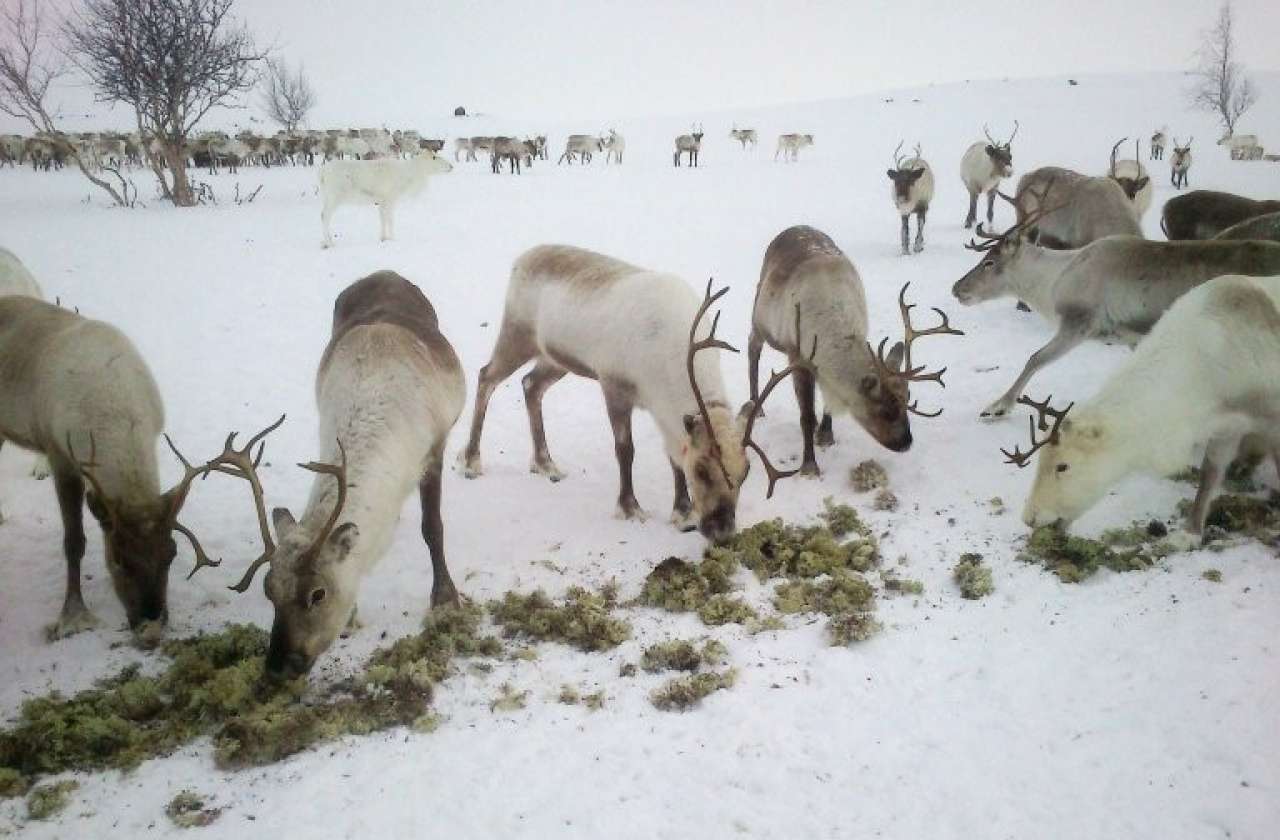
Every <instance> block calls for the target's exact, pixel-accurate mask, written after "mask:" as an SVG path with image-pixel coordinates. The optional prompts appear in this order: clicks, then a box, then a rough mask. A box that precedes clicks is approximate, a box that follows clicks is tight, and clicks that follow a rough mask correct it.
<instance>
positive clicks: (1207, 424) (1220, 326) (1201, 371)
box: [1005, 275, 1280, 544]
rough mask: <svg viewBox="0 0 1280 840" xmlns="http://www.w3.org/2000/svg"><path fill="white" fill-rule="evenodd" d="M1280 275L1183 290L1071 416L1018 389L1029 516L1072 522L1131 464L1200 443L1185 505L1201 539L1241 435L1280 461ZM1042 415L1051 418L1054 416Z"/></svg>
mask: <svg viewBox="0 0 1280 840" xmlns="http://www.w3.org/2000/svg"><path fill="white" fill-rule="evenodd" d="M1278 369H1280V277H1242V276H1238V275H1227V276H1222V277H1217V278H1215V279H1213V280H1210V281H1208V282H1206V283H1205V284H1203V285H1201V286H1200V287H1198V288H1195V289H1192V290H1191V291H1189V292H1187V293H1186V294H1185V295H1183V296H1182V297H1181V298H1180V299H1179V300H1178V301H1177V302H1176V303H1175V304H1173V306H1171V307H1170V308H1169V311H1168V312H1167V313H1166V314H1165V316H1164V317H1163V318H1161V319H1160V322H1159V323H1158V324H1156V326H1155V328H1154V329H1152V330H1151V334H1150V335H1149V336H1147V338H1146V339H1144V340H1143V342H1142V344H1140V345H1139V346H1138V348H1137V350H1136V351H1135V352H1134V354H1133V355H1132V356H1131V357H1129V359H1128V360H1127V361H1126V362H1125V364H1124V365H1123V366H1122V367H1121V368H1120V369H1119V370H1117V371H1116V372H1115V373H1114V374H1112V375H1111V377H1110V379H1108V380H1107V383H1106V384H1105V385H1103V387H1102V390H1101V391H1100V392H1099V393H1098V394H1097V395H1096V396H1095V397H1094V398H1093V399H1091V400H1090V401H1089V402H1088V403H1087V404H1085V405H1082V406H1081V407H1080V408H1079V409H1078V410H1076V411H1075V412H1074V413H1073V414H1071V415H1070V417H1069V418H1068V417H1067V414H1068V412H1069V411H1070V409H1071V406H1067V408H1066V409H1064V410H1062V411H1057V410H1054V409H1051V408H1050V407H1049V400H1045V401H1044V402H1043V403H1036V402H1034V401H1031V400H1028V399H1026V398H1023V399H1021V400H1019V402H1023V403H1025V404H1027V405H1030V406H1032V408H1034V409H1036V411H1037V413H1038V414H1039V416H1040V421H1039V427H1040V429H1041V431H1048V434H1047V435H1045V437H1044V438H1043V439H1042V440H1036V437H1035V431H1036V426H1037V423H1036V421H1035V420H1032V421H1031V440H1032V447H1031V449H1030V450H1029V451H1028V452H1026V453H1023V452H1021V451H1020V450H1019V449H1016V448H1015V449H1014V451H1013V452H1012V453H1010V452H1005V455H1006V456H1007V458H1008V461H1009V462H1010V463H1014V464H1017V465H1018V466H1020V467H1023V466H1026V465H1027V464H1028V463H1030V458H1031V456H1032V454H1034V453H1035V452H1036V451H1037V450H1039V451H1040V455H1039V459H1038V460H1039V462H1038V464H1037V466H1036V478H1035V483H1034V485H1033V486H1032V488H1031V494H1030V496H1029V497H1028V498H1027V503H1026V507H1025V508H1024V509H1023V513H1022V519H1023V521H1024V522H1026V523H1027V524H1028V525H1030V526H1032V527H1036V526H1040V525H1048V524H1054V523H1058V524H1063V525H1067V524H1070V523H1071V522H1073V521H1075V520H1076V519H1078V518H1079V517H1080V516H1081V515H1083V514H1084V513H1085V512H1086V511H1087V510H1089V508H1091V507H1092V506H1093V505H1094V504H1095V503H1096V502H1097V501H1098V500H1099V499H1100V498H1102V496H1103V495H1104V494H1105V493H1106V492H1107V490H1108V489H1109V488H1110V487H1112V486H1113V485H1115V484H1116V483H1117V482H1118V481H1120V479H1122V478H1124V477H1125V476H1127V475H1129V474H1131V473H1134V472H1144V473H1151V474H1155V475H1169V474H1171V473H1173V472H1175V471H1177V470H1180V469H1182V468H1183V467H1184V466H1186V465H1187V464H1188V463H1189V462H1190V461H1191V459H1192V454H1193V452H1194V451H1195V450H1196V449H1197V448H1199V447H1201V446H1203V447H1204V461H1203V463H1202V465H1201V468H1200V486H1199V488H1198V490H1197V491H1196V498H1195V503H1194V504H1193V505H1192V506H1191V509H1190V510H1189V511H1188V513H1187V517H1186V525H1185V527H1186V531H1187V534H1188V535H1189V536H1190V538H1191V539H1186V540H1183V542H1185V543H1189V544H1194V543H1196V542H1199V541H1200V540H1199V538H1200V537H1201V535H1202V534H1203V533H1204V525H1205V519H1206V517H1207V516H1208V514H1209V507H1210V505H1211V504H1212V502H1213V499H1214V497H1215V496H1216V495H1217V494H1218V491H1219V489H1220V487H1221V484H1222V479H1223V477H1224V476H1225V474H1226V471H1227V466H1228V464H1230V462H1231V460H1232V458H1234V457H1235V456H1236V453H1237V451H1238V450H1239V449H1240V447H1241V443H1242V441H1243V440H1244V439H1245V438H1246V437H1253V438H1254V440H1256V441H1259V442H1261V444H1262V445H1263V447H1265V449H1266V450H1268V451H1269V452H1270V453H1271V456H1272V458H1273V459H1274V460H1275V463H1276V467H1277V468H1278V469H1280V382H1278V381H1277V379H1276V376H1275V372H1276V370H1278ZM1046 418H1052V420H1053V423H1052V426H1050V425H1049V424H1048V423H1047V422H1046Z"/></svg>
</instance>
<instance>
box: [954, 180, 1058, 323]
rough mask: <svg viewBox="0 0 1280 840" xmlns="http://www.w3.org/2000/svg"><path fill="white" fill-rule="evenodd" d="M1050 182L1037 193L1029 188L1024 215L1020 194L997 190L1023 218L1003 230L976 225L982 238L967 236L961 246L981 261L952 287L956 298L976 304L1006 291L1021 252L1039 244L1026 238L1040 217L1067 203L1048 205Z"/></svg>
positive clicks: (1051, 184) (1052, 182)
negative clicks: (991, 230) (1029, 200)
mask: <svg viewBox="0 0 1280 840" xmlns="http://www.w3.org/2000/svg"><path fill="white" fill-rule="evenodd" d="M1053 184H1054V179H1053V178H1050V179H1049V180H1048V181H1047V182H1046V183H1045V185H1044V189H1042V190H1041V191H1040V193H1039V195H1036V194H1035V193H1034V192H1031V191H1030V189H1028V192H1029V193H1031V194H1030V196H1029V197H1030V198H1032V199H1034V202H1032V206H1033V207H1034V209H1033V210H1031V212H1029V213H1026V214H1025V215H1023V213H1022V210H1023V205H1022V204H1021V203H1020V200H1021V199H1022V198H1023V196H1021V195H1019V196H1018V198H1017V199H1014V198H1010V197H1009V196H1007V195H1005V194H1004V193H999V195H1000V197H1001V198H1003V199H1005V200H1006V201H1008V202H1009V203H1010V204H1012V205H1013V206H1014V207H1015V208H1016V209H1017V210H1018V211H1019V215H1022V216H1023V219H1022V221H1021V222H1018V223H1017V224H1016V225H1014V226H1013V227H1011V228H1009V229H1008V230H1006V231H1005V232H1004V233H988V232H987V231H986V230H985V229H984V228H983V226H982V224H981V223H979V224H978V227H977V235H978V238H979V239H981V240H982V241H981V242H978V241H977V240H975V239H970V240H969V242H968V244H967V245H965V246H964V247H965V248H966V249H968V250H970V251H975V252H977V253H979V254H981V255H982V260H981V261H979V263H978V264H977V265H976V266H974V267H973V268H971V269H969V271H968V272H966V273H965V275H964V276H963V277H961V278H960V279H959V280H957V281H956V283H955V285H954V286H952V287H951V294H952V295H953V296H954V297H955V299H956V300H958V301H960V302H961V303H963V304H964V305H965V306H972V305H974V304H975V303H982V302H983V301H988V300H995V299H996V298H998V297H1001V296H1003V295H1006V294H1009V291H1010V285H1009V278H1010V276H1011V275H1012V274H1013V273H1014V272H1016V271H1017V270H1018V268H1019V265H1020V263H1021V261H1022V259H1023V257H1024V255H1025V254H1026V253H1027V252H1028V251H1029V250H1031V249H1035V248H1038V247H1039V246H1038V245H1036V244H1034V243H1033V242H1031V241H1029V240H1028V237H1029V235H1030V233H1031V232H1032V231H1034V230H1035V229H1036V225H1037V224H1039V222H1040V220H1041V219H1043V218H1044V217H1045V216H1048V215H1050V214H1052V213H1056V212H1058V211H1059V210H1061V209H1063V208H1064V207H1065V206H1066V205H1067V202H1065V201H1064V202H1062V203H1060V204H1057V205H1054V206H1052V207H1050V206H1049V205H1048V204H1047V199H1048V198H1049V192H1050V191H1051V190H1052V189H1053Z"/></svg>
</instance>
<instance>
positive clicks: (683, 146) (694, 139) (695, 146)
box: [673, 123, 702, 166]
mask: <svg viewBox="0 0 1280 840" xmlns="http://www.w3.org/2000/svg"><path fill="white" fill-rule="evenodd" d="M701 151H702V124H701V123H698V124H697V125H695V126H694V127H693V133H692V134H681V135H680V136H679V137H677V138H676V153H675V155H674V156H673V162H674V163H675V165H676V166H679V165H680V155H681V154H687V155H688V156H689V165H690V166H697V165H698V154H699V153H700V152H701Z"/></svg>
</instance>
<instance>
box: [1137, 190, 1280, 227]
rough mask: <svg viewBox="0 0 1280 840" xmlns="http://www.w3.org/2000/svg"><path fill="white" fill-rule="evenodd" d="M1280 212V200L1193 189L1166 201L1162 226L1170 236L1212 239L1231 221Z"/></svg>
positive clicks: (1162, 212) (1237, 221) (1233, 223)
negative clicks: (1258, 199)
mask: <svg viewBox="0 0 1280 840" xmlns="http://www.w3.org/2000/svg"><path fill="white" fill-rule="evenodd" d="M1277 212H1280V201H1266V200H1264V201H1255V200H1253V199H1252V198H1245V197H1244V196H1242V195H1232V194H1231V193H1224V192H1214V191H1212V190H1192V191H1191V192H1189V193H1183V194H1182V195H1176V196H1174V197H1173V198H1171V199H1169V200H1168V201H1166V202H1165V204H1164V209H1163V210H1162V211H1161V219H1160V227H1161V228H1162V229H1163V230H1164V235H1165V236H1167V237H1169V239H1212V238H1213V237H1215V236H1217V235H1218V234H1220V233H1222V232H1223V231H1224V230H1226V229H1227V228H1229V227H1231V226H1232V225H1235V224H1239V223H1240V222H1243V221H1245V220H1246V219H1252V218H1254V217H1255V216H1262V215H1265V214H1267V213H1277Z"/></svg>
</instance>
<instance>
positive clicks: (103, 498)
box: [67, 432, 119, 527]
mask: <svg viewBox="0 0 1280 840" xmlns="http://www.w3.org/2000/svg"><path fill="white" fill-rule="evenodd" d="M67 455H68V457H70V458H71V463H73V464H75V465H76V469H77V470H79V471H80V474H81V475H82V476H84V478H85V480H86V481H88V482H89V486H90V487H92V488H93V494H94V495H95V496H97V497H98V504H100V505H101V506H102V509H103V510H104V511H106V514H107V518H108V519H110V520H111V523H112V526H113V527H114V526H115V525H117V524H119V520H118V519H117V518H116V512H115V509H114V508H112V506H111V503H110V502H109V501H107V495H106V493H104V492H103V491H102V484H101V483H100V482H99V481H98V477H97V476H96V475H94V474H93V471H92V468H93V467H96V466H98V441H97V439H96V438H95V437H94V435H93V432H89V460H88V461H81V460H80V459H79V458H78V457H77V456H76V450H75V447H73V446H72V445H71V432H67Z"/></svg>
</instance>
